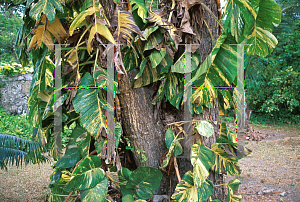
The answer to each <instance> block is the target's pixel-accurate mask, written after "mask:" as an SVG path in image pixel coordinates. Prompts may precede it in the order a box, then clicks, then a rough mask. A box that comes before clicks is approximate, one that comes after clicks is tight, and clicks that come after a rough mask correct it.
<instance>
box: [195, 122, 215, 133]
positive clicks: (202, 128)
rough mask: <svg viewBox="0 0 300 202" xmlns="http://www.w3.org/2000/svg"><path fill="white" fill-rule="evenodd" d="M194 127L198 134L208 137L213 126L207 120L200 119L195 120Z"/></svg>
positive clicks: (212, 131) (212, 130)
mask: <svg viewBox="0 0 300 202" xmlns="http://www.w3.org/2000/svg"><path fill="white" fill-rule="evenodd" d="M195 128H196V129H197V131H198V133H199V134H200V135H203V136H205V137H210V136H212V134H214V126H213V125H212V124H211V123H209V122H208V121H203V120H201V121H199V122H197V123H196V126H195Z"/></svg>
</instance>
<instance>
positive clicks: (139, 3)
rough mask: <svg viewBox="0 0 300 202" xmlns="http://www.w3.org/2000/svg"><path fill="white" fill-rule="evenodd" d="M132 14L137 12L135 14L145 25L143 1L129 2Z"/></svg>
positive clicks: (145, 11)
mask: <svg viewBox="0 0 300 202" xmlns="http://www.w3.org/2000/svg"><path fill="white" fill-rule="evenodd" d="M130 5H131V6H132V12H133V11H135V10H137V14H138V15H139V16H140V17H141V19H142V20H143V22H144V23H147V20H146V18H147V8H146V5H145V2H144V0H130Z"/></svg>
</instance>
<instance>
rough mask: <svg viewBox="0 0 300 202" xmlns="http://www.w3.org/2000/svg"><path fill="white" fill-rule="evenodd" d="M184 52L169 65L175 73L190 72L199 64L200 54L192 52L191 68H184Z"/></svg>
mask: <svg viewBox="0 0 300 202" xmlns="http://www.w3.org/2000/svg"><path fill="white" fill-rule="evenodd" d="M185 55H186V54H185V53H183V54H182V55H181V57H180V58H179V59H178V60H177V61H176V63H175V64H174V65H172V66H171V71H172V72H176V73H182V74H184V73H190V72H192V71H194V70H195V69H197V68H198V65H199V64H200V54H199V53H198V52H195V53H193V54H192V55H191V56H192V57H191V68H186V61H185Z"/></svg>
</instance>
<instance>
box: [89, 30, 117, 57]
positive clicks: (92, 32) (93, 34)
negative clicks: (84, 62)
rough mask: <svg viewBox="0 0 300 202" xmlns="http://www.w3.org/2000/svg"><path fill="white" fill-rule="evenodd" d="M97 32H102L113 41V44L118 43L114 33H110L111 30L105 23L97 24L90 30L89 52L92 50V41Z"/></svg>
mask: <svg viewBox="0 0 300 202" xmlns="http://www.w3.org/2000/svg"><path fill="white" fill-rule="evenodd" d="M96 33H98V34H101V35H102V36H104V37H105V38H106V39H107V40H108V41H110V42H112V43H113V44H116V42H115V40H114V38H113V36H112V34H111V33H110V31H109V30H108V28H107V27H106V26H105V25H101V24H95V25H94V26H93V27H92V29H91V31H90V36H89V39H88V43H87V50H88V52H89V53H91V52H92V46H91V42H92V40H93V39H94V36H95V34H96Z"/></svg>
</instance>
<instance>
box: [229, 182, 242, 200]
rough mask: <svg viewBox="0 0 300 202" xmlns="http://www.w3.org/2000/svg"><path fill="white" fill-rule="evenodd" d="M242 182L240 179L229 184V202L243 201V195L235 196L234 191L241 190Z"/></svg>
mask: <svg viewBox="0 0 300 202" xmlns="http://www.w3.org/2000/svg"><path fill="white" fill-rule="evenodd" d="M240 184H241V182H240V181H239V180H238V179H233V180H231V181H230V182H228V184H227V189H228V195H227V200H226V201H227V202H241V201H242V195H241V194H235V192H234V191H237V190H238V189H239V185H240Z"/></svg>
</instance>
